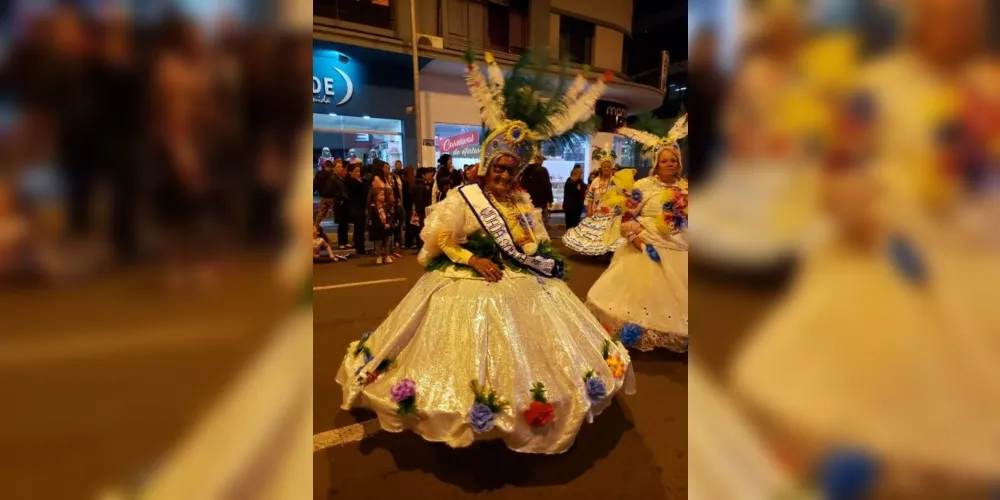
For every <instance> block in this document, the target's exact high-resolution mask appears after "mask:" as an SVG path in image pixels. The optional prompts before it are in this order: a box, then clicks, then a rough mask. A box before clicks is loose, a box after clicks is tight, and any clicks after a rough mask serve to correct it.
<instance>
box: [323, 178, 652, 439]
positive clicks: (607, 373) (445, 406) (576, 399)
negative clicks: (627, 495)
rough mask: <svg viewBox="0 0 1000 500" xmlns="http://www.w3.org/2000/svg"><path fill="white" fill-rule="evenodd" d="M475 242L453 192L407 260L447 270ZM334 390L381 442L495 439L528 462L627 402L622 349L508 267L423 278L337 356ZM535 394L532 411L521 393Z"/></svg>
mask: <svg viewBox="0 0 1000 500" xmlns="http://www.w3.org/2000/svg"><path fill="white" fill-rule="evenodd" d="M519 205H521V206H525V207H526V208H527V210H528V211H529V212H528V214H530V215H529V216H530V217H532V218H533V223H532V224H529V225H528V226H529V227H530V230H531V232H532V233H533V235H534V238H535V240H536V241H538V242H539V243H542V242H545V241H547V240H548V235H547V233H546V232H545V228H544V225H543V224H542V223H541V215H540V213H539V212H538V211H537V210H534V211H533V207H531V206H530V201H528V200H524V203H523V204H520V203H519ZM504 217H505V218H507V214H504ZM513 223H516V222H513ZM508 224H512V221H511V220H509V219H508ZM480 231H481V227H480V224H479V222H478V220H477V219H476V217H475V215H474V214H473V212H472V210H471V209H470V208H469V207H468V206H467V204H466V203H465V201H464V200H463V198H462V196H461V194H460V193H458V192H457V191H453V192H451V193H449V194H448V197H447V198H446V199H445V200H444V201H442V202H441V203H439V204H436V205H435V206H434V208H433V210H431V211H430V215H429V216H428V220H427V224H426V226H425V228H424V230H423V231H422V232H421V237H422V238H423V240H424V241H425V246H424V249H423V250H421V254H420V257H419V260H420V262H421V263H422V264H425V265H427V264H429V263H433V262H434V261H435V259H440V257H441V256H442V255H448V256H449V259H450V261H452V262H454V261H455V259H453V258H451V256H452V255H455V252H456V249H457V248H458V247H459V246H460V245H468V244H469V243H470V240H476V236H475V235H476V233H478V232H480ZM459 251H461V250H459ZM525 251H527V250H525ZM438 262H440V260H438ZM406 381H409V382H406ZM473 381H475V382H476V384H477V385H478V386H479V388H480V391H479V392H480V394H481V396H483V397H484V398H486V397H487V395H488V393H489V392H493V394H494V396H495V399H494V400H493V403H494V405H493V406H494V408H492V409H491V408H489V407H488V406H487V405H485V404H483V399H481V398H478V397H477V394H476V392H477V391H476V390H474V389H473V386H472V382H473ZM337 382H338V383H339V384H340V385H341V386H342V387H343V390H344V401H343V405H342V408H343V409H345V410H349V409H352V408H358V407H363V408H368V409H371V410H373V411H374V412H375V413H376V414H377V415H378V419H379V423H380V424H381V427H382V428H383V429H384V430H386V431H389V432H401V431H404V430H412V431H413V432H416V433H417V434H419V435H420V436H422V437H423V438H424V439H426V440H428V441H434V442H443V443H446V444H447V445H449V446H451V447H464V446H469V445H471V444H472V443H473V442H475V441H477V440H492V439H502V440H503V441H504V442H505V443H506V445H507V447H508V448H510V449H512V450H514V451H517V452H523V453H540V454H555V453H562V452H565V451H566V450H568V449H569V448H570V447H571V446H572V445H573V442H574V440H575V439H576V435H577V433H578V432H579V430H580V427H581V426H582V425H583V423H584V422H589V421H591V420H592V419H593V417H594V416H595V415H597V414H599V413H601V411H603V410H604V409H605V408H607V407H608V406H609V405H610V404H611V401H612V399H613V397H614V395H615V394H616V393H617V392H618V391H620V390H622V389H625V392H626V393H632V392H633V391H634V375H633V373H632V367H631V362H630V359H629V355H628V351H627V349H625V348H624V347H623V346H622V345H620V344H617V343H614V342H610V339H609V336H608V335H607V333H606V332H605V331H604V328H602V327H601V324H600V323H599V322H598V321H597V320H596V319H595V318H594V316H593V315H592V314H591V313H590V311H588V310H587V308H586V306H584V304H583V302H582V301H581V300H580V299H579V298H577V296H576V295H574V294H573V292H572V291H571V290H570V289H569V287H567V286H566V284H565V283H564V282H563V281H561V280H558V279H549V278H543V277H539V276H537V275H535V274H532V273H529V272H526V271H515V270H514V269H512V268H510V267H508V268H506V269H505V270H504V276H503V279H502V280H500V281H499V282H497V283H489V282H487V281H486V280H484V279H483V278H481V277H480V276H479V275H478V274H477V273H476V272H475V271H474V270H473V269H472V268H471V267H468V266H463V265H455V266H448V267H444V268H440V269H438V270H434V271H428V272H426V273H425V274H424V275H423V276H422V277H421V278H420V279H419V280H418V281H417V283H416V284H415V285H414V287H413V289H412V290H411V291H410V292H409V293H408V294H407V295H406V296H405V297H404V298H403V299H402V300H401V301H400V303H399V305H398V306H397V307H396V308H395V309H394V310H393V311H392V312H391V313H390V314H389V317H388V318H386V319H385V321H383V322H382V324H381V325H379V326H378V328H376V329H375V330H373V331H371V332H369V333H366V334H365V335H364V336H363V337H362V338H361V340H359V341H355V342H352V343H351V344H350V345H349V346H348V349H347V354H346V355H345V356H344V360H343V363H342V365H341V367H340V369H339V371H338V373H337ZM539 383H540V384H543V385H544V388H545V391H544V396H543V398H542V399H544V400H545V401H544V402H542V401H539V398H538V397H537V395H536V394H533V392H532V389H534V388H535V387H536V384H539ZM411 392H412V393H413V394H414V396H413V400H408V402H407V403H406V404H405V405H404V404H402V403H401V402H400V400H403V399H404V398H406V397H407V396H409V395H410V394H411ZM501 400H503V402H506V403H508V404H507V405H502V404H500V402H501ZM535 407H538V408H537V409H536V408H535ZM531 412H534V414H532V413H531ZM546 413H548V416H546ZM532 417H533V418H532ZM550 417H551V421H548V419H549V418H550ZM532 419H534V420H535V422H534V423H532V422H531V420H532ZM540 422H544V424H543V425H537V424H538V423H540Z"/></svg>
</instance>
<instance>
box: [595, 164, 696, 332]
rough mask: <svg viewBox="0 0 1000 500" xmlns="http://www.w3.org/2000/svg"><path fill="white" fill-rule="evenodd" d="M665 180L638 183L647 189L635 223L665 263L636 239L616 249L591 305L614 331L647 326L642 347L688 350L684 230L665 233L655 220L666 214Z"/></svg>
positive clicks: (643, 189)
mask: <svg viewBox="0 0 1000 500" xmlns="http://www.w3.org/2000/svg"><path fill="white" fill-rule="evenodd" d="M666 187H667V186H666V184H664V183H662V182H659V181H657V180H655V179H652V178H649V177H647V178H645V179H642V180H640V181H639V182H638V183H636V188H637V189H640V190H641V191H642V192H643V197H642V198H643V200H645V201H644V202H643V205H642V206H641V207H639V215H638V217H637V218H636V222H637V223H638V224H639V225H640V226H641V227H642V230H641V232H640V233H639V236H640V237H641V238H642V239H643V241H645V242H646V244H648V245H652V246H653V247H654V248H656V251H657V252H658V253H659V255H660V262H654V261H653V260H652V259H650V258H649V255H647V254H646V252H642V251H639V250H638V249H636V248H635V247H634V246H632V245H631V244H627V245H624V246H622V247H621V248H619V249H618V251H616V252H615V256H614V258H613V259H612V260H611V265H610V266H608V269H607V270H605V271H604V273H603V274H601V277H600V278H598V279H597V281H596V282H595V283H594V286H593V287H591V289H590V291H589V292H588V293H587V306H588V307H589V308H590V309H591V311H593V312H594V314H595V315H596V316H597V318H598V319H599V320H600V321H601V322H602V323H603V324H605V325H607V326H609V327H610V328H611V330H612V331H617V330H618V329H619V328H621V327H622V325H624V324H626V323H634V324H637V325H639V326H641V327H642V328H643V335H642V338H641V339H640V341H639V343H638V344H637V345H636V346H635V347H636V349H639V350H641V351H650V350H653V349H654V348H657V347H664V348H667V349H670V350H672V351H676V352H686V351H687V345H688V342H687V337H688V254H687V243H686V241H685V239H684V233H676V234H662V233H660V232H659V231H658V229H657V227H658V226H657V224H656V223H655V222H654V220H655V219H656V218H657V217H660V216H661V215H662V212H661V208H660V205H661V204H662V203H661V202H659V201H658V200H660V198H659V197H658V196H657V195H658V194H659V193H661V192H663V191H664V190H665V189H666Z"/></svg>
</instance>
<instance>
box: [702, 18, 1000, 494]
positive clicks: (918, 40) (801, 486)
mask: <svg viewBox="0 0 1000 500" xmlns="http://www.w3.org/2000/svg"><path fill="white" fill-rule="evenodd" d="M998 34H1000V2H996V1H994V0H959V1H951V0H911V1H880V0H851V1H823V0H814V1H781V0H761V1H743V0H718V1H705V2H690V3H689V33H688V35H689V49H688V51H689V54H690V66H689V68H688V78H689V85H688V87H689V88H688V98H687V105H688V111H689V112H690V131H691V132H690V137H689V148H690V162H689V169H690V170H689V171H690V176H691V186H692V188H691V198H692V201H691V207H692V208H691V227H690V238H691V272H690V276H691V287H690V293H691V298H690V303H691V308H692V310H691V312H690V316H691V318H692V320H691V321H692V323H693V324H695V325H697V326H696V327H695V328H694V331H695V333H694V340H693V341H692V343H691V352H690V355H691V357H692V369H691V370H692V373H690V375H691V384H692V385H691V396H690V399H689V403H690V405H689V417H690V418H689V419H688V421H689V427H688V436H689V449H690V453H691V463H690V468H689V471H690V474H689V488H690V489H691V492H692V497H699V498H773V497H774V495H776V494H782V493H787V494H792V493H795V492H798V493H799V494H805V495H814V496H818V497H826V498H993V497H992V496H990V495H991V494H992V495H995V494H996V492H997V491H998V489H997V488H998V486H1000V452H998V450H1000V448H998V443H1000V426H998V424H997V423H996V422H997V420H998V418H1000V413H997V411H998V408H1000V396H998V394H1000V393H998V392H997V390H996V389H997V381H1000V368H998V367H1000V364H998V363H997V362H998V361H1000V322H998V321H1000V314H997V312H996V311H995V308H994V307H993V306H992V305H991V304H990V302H991V301H990V300H989V299H986V298H985V297H992V296H995V295H994V294H995V292H996V291H997V287H998V281H997V277H998V275H997V274H996V272H997V270H998V269H1000V267H998V265H1000V246H998V245H997V242H998V241H1000V240H998V236H1000V222H998V221H1000V218H998V216H1000V212H998V210H997V208H998V206H1000V204H998V200H1000V191H998V190H997V186H998V184H997V179H998V178H1000V177H998V175H1000V148H998V146H1000V114H998V111H1000V51H998V49H1000V44H998V43H997V41H998ZM751 492H752V493H751Z"/></svg>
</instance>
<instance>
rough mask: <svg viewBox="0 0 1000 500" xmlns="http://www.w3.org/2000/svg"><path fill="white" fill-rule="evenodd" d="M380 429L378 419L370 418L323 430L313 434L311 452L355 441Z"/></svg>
mask: <svg viewBox="0 0 1000 500" xmlns="http://www.w3.org/2000/svg"><path fill="white" fill-rule="evenodd" d="M380 430H382V428H381V427H380V426H379V424H378V419H377V418H373V419H371V420H365V421H364V422H361V423H358V424H352V425H348V426H344V427H341V428H339V429H334V430H332V431H323V432H321V433H319V434H316V435H314V436H313V453H315V452H317V451H323V450H325V449H327V448H332V447H334V446H343V445H345V444H350V443H356V442H358V441H361V440H362V439H364V438H366V437H368V436H371V435H373V434H375V433H377V432H379V431H380Z"/></svg>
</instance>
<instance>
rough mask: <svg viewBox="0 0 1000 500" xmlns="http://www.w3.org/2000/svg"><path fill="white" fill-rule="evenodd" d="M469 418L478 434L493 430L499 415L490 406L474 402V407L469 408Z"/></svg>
mask: <svg viewBox="0 0 1000 500" xmlns="http://www.w3.org/2000/svg"><path fill="white" fill-rule="evenodd" d="M468 418H469V424H470V425H472V430H473V431H475V432H476V433H477V434H481V433H483V432H489V431H491V430H493V426H494V425H496V420H497V415H496V413H493V410H491V409H490V407H489V406H486V405H484V404H482V403H474V404H473V405H472V409H471V410H469V415H468Z"/></svg>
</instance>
